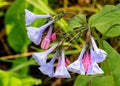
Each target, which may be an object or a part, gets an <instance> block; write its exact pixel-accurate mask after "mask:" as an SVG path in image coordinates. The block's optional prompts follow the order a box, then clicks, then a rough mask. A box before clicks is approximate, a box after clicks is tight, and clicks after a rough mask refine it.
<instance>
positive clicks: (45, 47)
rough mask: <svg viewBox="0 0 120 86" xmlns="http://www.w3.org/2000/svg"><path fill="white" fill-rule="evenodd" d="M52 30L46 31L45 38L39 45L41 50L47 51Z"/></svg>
mask: <svg viewBox="0 0 120 86" xmlns="http://www.w3.org/2000/svg"><path fill="white" fill-rule="evenodd" d="M52 30H53V28H52V27H50V28H49V30H48V33H47V35H46V36H45V38H44V39H43V41H42V43H41V48H42V49H48V47H49V45H50V41H51V39H50V38H51V34H52Z"/></svg>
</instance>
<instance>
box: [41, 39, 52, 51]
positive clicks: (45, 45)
mask: <svg viewBox="0 0 120 86" xmlns="http://www.w3.org/2000/svg"><path fill="white" fill-rule="evenodd" d="M49 45H50V39H48V38H46V37H45V38H44V39H43V41H42V43H41V48H42V49H48V48H49Z"/></svg>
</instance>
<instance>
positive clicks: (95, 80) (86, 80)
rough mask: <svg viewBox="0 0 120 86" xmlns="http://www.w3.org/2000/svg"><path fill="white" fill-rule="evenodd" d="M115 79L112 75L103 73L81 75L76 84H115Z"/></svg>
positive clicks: (82, 85) (90, 85) (110, 85)
mask: <svg viewBox="0 0 120 86" xmlns="http://www.w3.org/2000/svg"><path fill="white" fill-rule="evenodd" d="M113 84H114V80H113V77H112V76H103V75H92V76H86V75H79V76H78V77H77V79H76V81H75V84H74V86H113Z"/></svg>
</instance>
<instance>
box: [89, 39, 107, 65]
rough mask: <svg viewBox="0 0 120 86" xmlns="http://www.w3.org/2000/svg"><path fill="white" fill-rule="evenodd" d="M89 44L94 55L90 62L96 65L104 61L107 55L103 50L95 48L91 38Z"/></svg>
mask: <svg viewBox="0 0 120 86" xmlns="http://www.w3.org/2000/svg"><path fill="white" fill-rule="evenodd" d="M91 42H92V46H93V53H94V54H93V58H92V60H93V61H95V62H97V63H100V62H103V61H104V60H105V59H106V56H107V53H106V52H105V51H104V50H102V49H99V48H98V47H97V45H96V43H95V41H94V39H93V37H91Z"/></svg>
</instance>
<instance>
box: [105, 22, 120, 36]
mask: <svg viewBox="0 0 120 86" xmlns="http://www.w3.org/2000/svg"><path fill="white" fill-rule="evenodd" d="M105 35H106V36H108V37H115V36H119V35H120V25H118V24H117V25H115V26H112V27H111V28H109V30H108V31H107V32H106V33H105Z"/></svg>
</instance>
